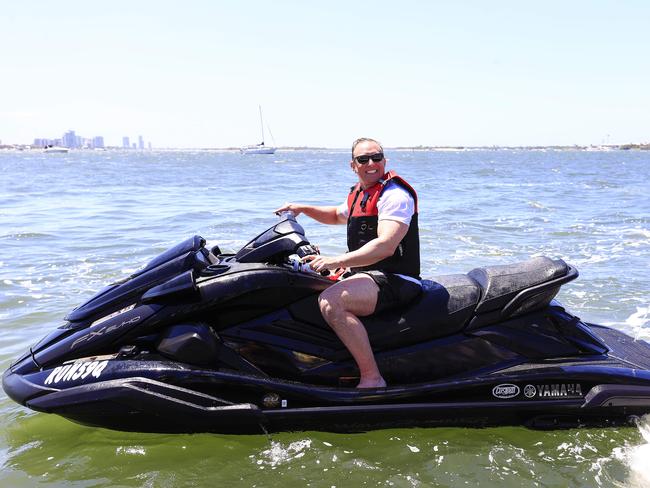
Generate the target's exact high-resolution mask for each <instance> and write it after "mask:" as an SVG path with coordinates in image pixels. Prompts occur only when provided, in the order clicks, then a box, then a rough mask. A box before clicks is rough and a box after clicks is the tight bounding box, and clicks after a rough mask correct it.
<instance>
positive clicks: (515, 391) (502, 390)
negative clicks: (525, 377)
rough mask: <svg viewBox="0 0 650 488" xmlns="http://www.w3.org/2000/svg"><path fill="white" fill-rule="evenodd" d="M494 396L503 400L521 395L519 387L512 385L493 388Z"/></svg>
mask: <svg viewBox="0 0 650 488" xmlns="http://www.w3.org/2000/svg"><path fill="white" fill-rule="evenodd" d="M492 395H494V396H495V397H497V398H501V399H507V398H514V397H516V396H517V395H519V387H518V386H517V385H511V384H503V385H497V386H495V387H494V388H492Z"/></svg>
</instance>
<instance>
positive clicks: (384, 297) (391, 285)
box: [359, 271, 422, 313]
mask: <svg viewBox="0 0 650 488" xmlns="http://www.w3.org/2000/svg"><path fill="white" fill-rule="evenodd" d="M359 273H363V274H367V275H368V276H370V277H371V278H372V279H373V281H374V282H375V283H377V286H378V287H379V292H378V293H377V305H376V306H375V311H374V312H373V313H381V312H384V311H386V310H390V309H392V308H395V307H398V306H400V305H406V304H407V303H409V302H410V301H411V300H413V299H414V298H415V297H417V296H418V295H419V294H420V293H421V292H422V285H420V284H419V283H415V282H413V281H411V280H407V279H404V278H402V277H401V276H399V275H396V274H393V273H384V272H383V271H359Z"/></svg>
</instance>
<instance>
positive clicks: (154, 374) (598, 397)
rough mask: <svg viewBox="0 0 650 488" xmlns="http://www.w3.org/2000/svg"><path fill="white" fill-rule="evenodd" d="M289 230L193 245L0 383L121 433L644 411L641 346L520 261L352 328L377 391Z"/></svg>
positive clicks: (88, 312)
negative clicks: (325, 313)
mask: <svg viewBox="0 0 650 488" xmlns="http://www.w3.org/2000/svg"><path fill="white" fill-rule="evenodd" d="M315 252H316V249H315V247H313V246H312V245H311V244H310V243H309V242H308V240H307V238H306V237H305V232H304V230H303V228H302V227H301V226H300V225H299V224H298V223H297V222H296V220H295V219H294V218H293V217H292V216H290V215H289V216H287V215H285V216H284V217H283V218H282V219H281V221H280V222H279V223H277V224H276V225H274V226H273V227H271V228H270V229H268V230H267V231H265V232H263V233H262V234H260V235H258V236H257V237H255V238H254V239H253V240H251V241H250V242H249V243H248V244H246V245H245V246H244V247H243V248H242V249H241V250H240V251H239V252H237V253H236V254H222V253H221V252H220V250H219V249H218V247H217V246H215V247H213V248H212V249H210V250H209V249H207V248H206V245H205V241H204V240H203V239H202V238H201V237H198V236H195V237H193V238H191V239H188V240H186V241H184V242H182V243H180V244H179V245H177V246H176V247H174V248H172V249H170V250H168V251H167V252H165V253H163V254H161V255H160V256H158V257H157V258H155V259H154V260H152V261H151V262H150V263H149V264H147V265H146V266H145V267H144V268H143V269H142V270H140V271H138V272H137V273H135V274H133V275H132V276H129V277H128V278H126V279H124V280H123V281H120V282H118V283H115V284H112V285H110V286H109V287H107V288H105V289H104V290H102V291H101V292H99V293H98V294H97V295H95V296H94V297H93V298H91V299H90V300H88V301H87V302H86V303H84V304H83V305H81V306H79V307H78V308H76V309H74V310H73V311H72V312H70V314H69V315H68V316H67V317H66V322H65V323H64V324H63V325H61V326H60V327H59V328H57V329H55V330H54V331H53V332H52V333H51V334H50V335H48V336H47V337H45V338H44V339H43V340H41V341H40V342H39V343H38V344H36V345H35V346H34V347H32V348H30V349H29V351H27V352H26V353H25V354H24V355H23V356H22V357H20V358H19V359H18V360H17V361H15V362H14V363H13V364H12V365H11V367H10V368H9V370H7V371H6V372H5V373H4V376H3V387H4V390H5V391H6V392H7V394H8V395H9V396H10V397H11V398H12V399H14V400H15V401H16V402H19V403H21V404H23V405H25V406H27V407H29V408H31V409H34V410H37V411H40V412H48V413H55V414H58V415H61V416H63V417H66V418H68V419H70V420H73V421H75V422H79V423H82V424H87V425H93V426H101V427H107V428H111V429H119V430H128V431H152V432H224V433H255V432H258V433H261V432H264V431H280V430H330V431H360V430H367V429H372V428H380V427H398V426H399V427H401V426H414V425H420V426H439V425H465V426H485V425H499V424H501V425H503V424H511V425H512V424H516V425H519V424H524V425H527V426H530V427H538V428H553V427H566V426H579V425H603V424H604V425H611V424H620V423H625V422H629V421H630V419H632V418H634V416H638V415H641V414H644V413H646V412H650V371H648V370H649V369H650V347H649V346H648V344H646V343H645V342H642V341H635V340H634V339H632V338H631V337H629V336H627V335H625V334H623V333H622V332H619V331H617V330H614V329H611V328H608V327H603V326H599V325H593V324H587V323H585V322H583V321H581V320H580V319H579V318H578V317H576V316H575V315H572V314H571V313H569V312H567V311H566V310H565V309H564V308H563V307H562V306H561V305H560V304H559V303H558V302H556V301H554V300H553V298H554V297H555V295H556V294H557V292H558V290H559V289H560V287H561V286H562V285H564V284H565V283H567V282H569V281H571V280H573V279H574V278H576V277H577V276H578V272H577V270H576V269H575V268H574V267H573V266H570V265H568V264H566V263H565V262H564V261H562V260H552V259H549V258H545V257H537V258H534V259H531V260H529V261H525V262H520V263H516V264H512V265H505V266H490V267H484V268H477V269H474V270H472V271H471V272H469V273H468V274H456V275H448V276H439V277H436V278H433V279H431V280H423V281H422V293H421V295H420V296H418V297H417V298H415V299H414V300H413V301H412V303H410V304H408V305H407V306H405V307H403V308H402V309H399V310H392V311H387V312H385V313H382V314H380V315H376V316H371V317H367V318H364V319H363V323H364V325H365V326H366V328H367V330H368V334H369V337H370V340H371V343H372V346H373V349H374V351H375V353H376V358H377V363H378V365H379V368H380V370H381V372H382V375H383V376H384V378H385V379H386V380H387V382H388V384H389V386H388V387H386V388H377V389H356V388H354V386H355V385H356V383H357V381H358V371H357V368H356V365H355V363H354V361H353V360H352V359H351V357H350V355H349V353H348V352H347V350H346V349H345V347H344V346H343V345H342V343H341V342H340V341H339V340H338V338H337V337H336V335H335V334H334V333H333V332H332V331H331V330H330V328H329V327H328V326H327V324H326V323H325V322H324V321H323V319H322V317H321V314H320V312H319V309H318V305H317V297H318V294H319V293H320V292H321V291H323V290H324V289H326V288H327V287H328V286H331V285H332V283H333V281H332V280H331V279H329V278H328V277H324V276H321V275H320V274H316V273H313V272H310V270H309V269H308V268H306V267H305V266H301V264H300V262H299V259H298V258H300V257H302V256H305V255H307V254H311V253H315Z"/></svg>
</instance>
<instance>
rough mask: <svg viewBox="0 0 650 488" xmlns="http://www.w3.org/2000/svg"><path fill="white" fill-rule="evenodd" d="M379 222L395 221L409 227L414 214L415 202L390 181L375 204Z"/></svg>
mask: <svg viewBox="0 0 650 488" xmlns="http://www.w3.org/2000/svg"><path fill="white" fill-rule="evenodd" d="M377 210H378V211H379V217H378V219H379V220H395V221H397V222H402V223H403V224H406V225H409V224H410V223H411V218H412V217H413V214H414V213H415V201H414V200H413V197H412V196H411V194H410V193H409V192H408V191H407V190H405V189H404V188H402V187H401V186H399V185H398V184H397V183H393V182H392V181H391V182H389V183H388V186H387V187H386V189H385V190H384V192H383V193H382V194H381V197H380V198H379V201H378V202H377Z"/></svg>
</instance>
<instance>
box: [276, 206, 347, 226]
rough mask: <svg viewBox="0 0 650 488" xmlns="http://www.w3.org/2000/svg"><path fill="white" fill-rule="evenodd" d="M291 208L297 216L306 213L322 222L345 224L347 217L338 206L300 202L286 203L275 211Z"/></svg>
mask: <svg viewBox="0 0 650 488" xmlns="http://www.w3.org/2000/svg"><path fill="white" fill-rule="evenodd" d="M287 210H290V211H291V212H293V213H294V214H296V217H297V216H298V215H300V214H301V213H304V214H305V215H306V216H307V217H311V218H312V219H314V220H317V221H318V222H320V223H321V224H345V223H346V222H347V219H346V218H345V216H343V215H341V214H340V213H339V211H338V207H333V206H319V205H303V204H300V203H285V204H284V205H283V206H282V207H280V208H278V209H277V210H275V213H279V212H285V211H287Z"/></svg>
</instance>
